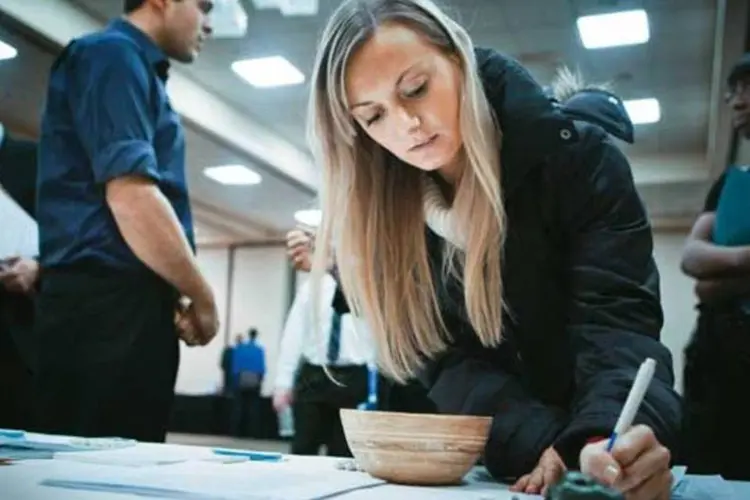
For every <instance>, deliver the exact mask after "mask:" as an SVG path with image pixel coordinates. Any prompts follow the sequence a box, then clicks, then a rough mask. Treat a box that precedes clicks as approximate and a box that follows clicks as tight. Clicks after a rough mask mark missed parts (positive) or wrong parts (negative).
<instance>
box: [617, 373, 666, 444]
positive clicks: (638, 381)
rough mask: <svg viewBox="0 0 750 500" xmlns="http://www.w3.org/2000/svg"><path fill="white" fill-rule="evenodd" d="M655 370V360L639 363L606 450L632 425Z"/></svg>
mask: <svg viewBox="0 0 750 500" xmlns="http://www.w3.org/2000/svg"><path fill="white" fill-rule="evenodd" d="M655 371H656V361H654V360H653V359H651V358H648V359H647V360H646V361H644V362H643V364H641V367H640V368H639V369H638V374H637V375H636V376H635V381H634V382H633V386H632V387H631V388H630V393H629V394H628V399H627V400H626V401H625V406H623V407H622V412H621V413H620V418H618V419H617V424H615V429H614V430H613V431H612V435H611V436H610V437H609V443H607V451H608V452H610V451H612V447H613V446H614V445H615V440H617V436H619V435H620V434H622V433H624V432H627V430H628V429H630V426H631V425H633V420H634V419H635V415H636V414H637V413H638V409H639V408H640V407H641V403H642V402H643V398H644V396H646V391H647V390H648V386H649V384H651V379H652V378H654V372H655Z"/></svg>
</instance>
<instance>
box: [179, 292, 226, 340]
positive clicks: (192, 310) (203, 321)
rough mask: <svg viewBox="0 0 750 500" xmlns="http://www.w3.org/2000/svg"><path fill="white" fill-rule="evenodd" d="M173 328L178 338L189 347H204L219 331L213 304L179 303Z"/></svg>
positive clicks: (217, 318)
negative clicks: (175, 328) (175, 329)
mask: <svg viewBox="0 0 750 500" xmlns="http://www.w3.org/2000/svg"><path fill="white" fill-rule="evenodd" d="M175 326H176V327H177V333H178V334H179V336H180V338H181V339H182V340H183V341H185V343H186V344H187V345H189V346H196V345H201V346H203V345H206V344H208V343H209V342H211V340H213V338H214V337H215V336H216V333H217V332H218V331H219V317H218V314H217V311H216V304H215V303H214V302H207V303H203V302H200V301H198V302H191V303H190V304H187V305H186V304H185V303H181V304H180V305H179V306H178V308H177V311H176V312H175Z"/></svg>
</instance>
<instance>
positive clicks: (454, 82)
mask: <svg viewBox="0 0 750 500" xmlns="http://www.w3.org/2000/svg"><path fill="white" fill-rule="evenodd" d="M461 79H462V74H461V69H460V67H459V64H458V59H454V58H452V57H448V56H446V55H445V54H444V53H443V52H441V51H440V49H439V48H437V47H436V46H434V45H432V44H430V43H429V42H428V41H427V40H426V39H424V38H423V37H422V36H421V35H419V34H418V33H417V32H415V31H413V30H411V29H409V28H407V27H405V26H403V25H400V24H386V25H383V26H381V27H379V28H378V29H377V30H376V32H375V34H374V35H373V37H372V38H370V39H369V40H368V41H367V42H366V43H365V44H364V45H363V46H362V47H361V48H360V49H359V50H358V51H357V52H356V53H355V54H354V55H353V57H352V58H351V59H350V61H349V64H348V68H347V73H346V95H347V99H348V101H349V110H350V112H351V113H352V116H354V119H355V120H356V121H357V122H358V123H359V124H360V125H361V126H362V128H363V129H364V130H365V131H366V132H367V134H368V135H369V136H370V137H372V139H373V140H374V141H375V142H377V143H378V144H380V145H381V146H382V147H384V148H385V149H387V150H388V151H390V152H391V153H393V154H394V155H395V156H397V157H398V158H400V159H401V160H403V161H405V162H406V163H409V164H410V165H413V166H415V167H417V168H419V169H422V170H425V171H435V170H439V171H441V173H442V174H443V175H444V176H446V177H448V178H453V177H454V176H453V175H452V172H450V171H451V170H452V169H454V168H455V165H456V161H455V160H456V158H457V156H458V154H459V151H460V149H461V145H462V139H461V129H460V126H459V111H460V96H461Z"/></svg>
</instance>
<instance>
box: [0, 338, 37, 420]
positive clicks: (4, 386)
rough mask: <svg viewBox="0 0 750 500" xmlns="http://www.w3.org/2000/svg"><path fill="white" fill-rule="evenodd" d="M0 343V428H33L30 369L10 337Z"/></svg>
mask: <svg viewBox="0 0 750 500" xmlns="http://www.w3.org/2000/svg"><path fill="white" fill-rule="evenodd" d="M0 335H7V332H0ZM0 344H2V345H0V428H4V429H23V430H34V429H33V422H32V409H31V408H32V406H31V404H32V403H31V390H32V385H31V381H32V379H31V370H30V369H29V367H28V366H26V363H24V361H23V359H22V358H21V356H20V354H19V353H18V351H17V349H16V347H15V346H14V345H13V344H12V343H11V341H10V339H8V341H7V342H0Z"/></svg>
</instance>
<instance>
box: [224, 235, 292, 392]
mask: <svg viewBox="0 0 750 500" xmlns="http://www.w3.org/2000/svg"><path fill="white" fill-rule="evenodd" d="M289 272H290V271H289V266H288V263H287V257H286V248H285V247H284V246H273V247H249V248H241V249H238V250H236V252H235V262H234V278H233V286H232V307H231V313H230V318H229V328H230V340H231V339H233V338H234V335H235V334H237V333H241V332H246V331H247V330H248V329H249V328H251V327H255V328H257V329H258V342H259V343H260V344H261V345H262V346H263V348H264V349H265V350H266V369H267V373H266V379H265V381H264V383H263V393H264V394H270V393H271V391H272V389H273V378H274V377H275V372H276V356H277V352H278V346H279V339H280V335H281V331H282V329H283V327H284V320H285V319H286V311H287V302H288V293H289Z"/></svg>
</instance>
